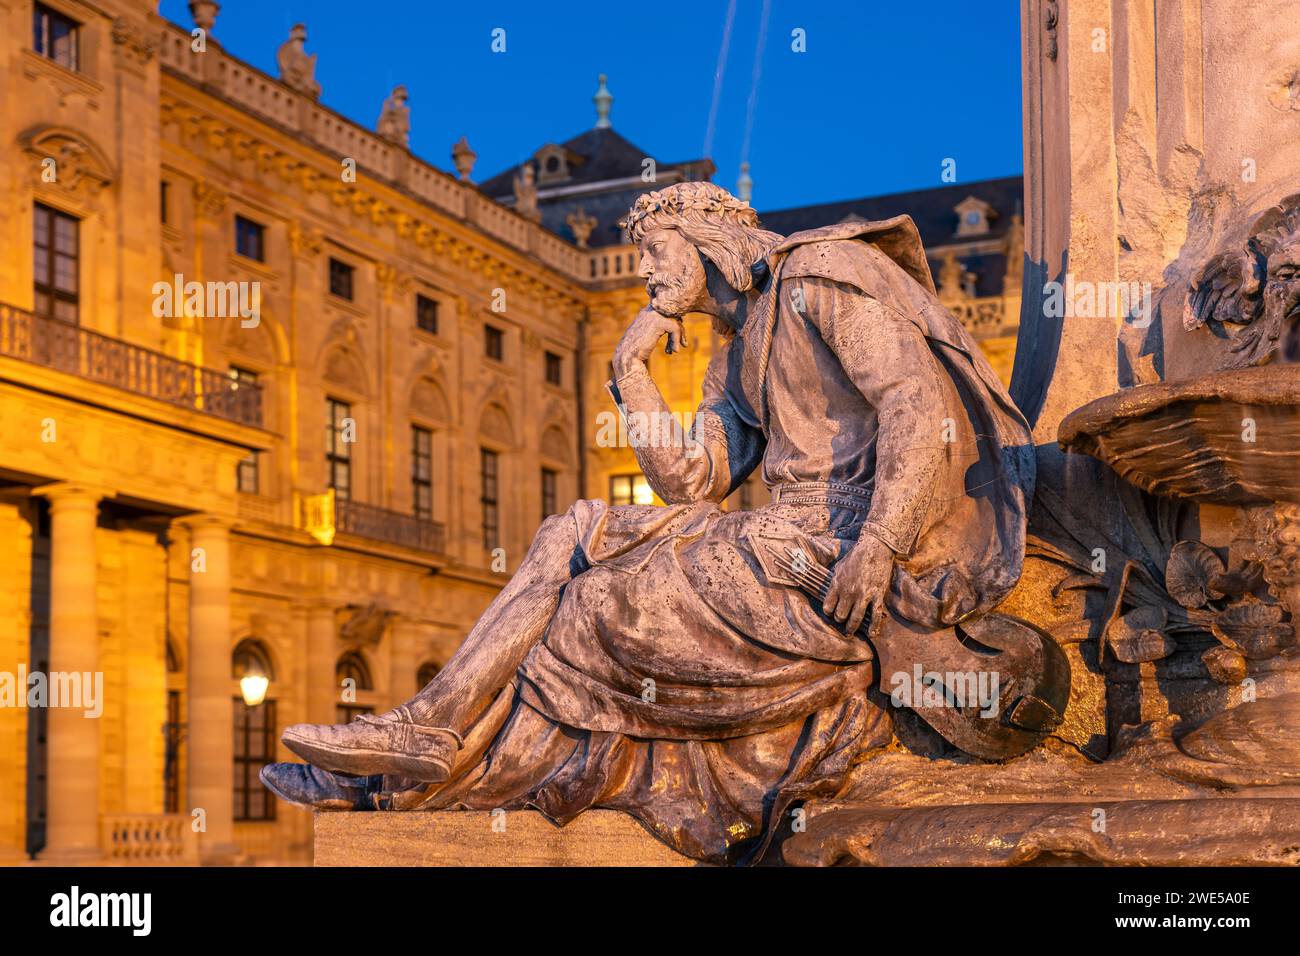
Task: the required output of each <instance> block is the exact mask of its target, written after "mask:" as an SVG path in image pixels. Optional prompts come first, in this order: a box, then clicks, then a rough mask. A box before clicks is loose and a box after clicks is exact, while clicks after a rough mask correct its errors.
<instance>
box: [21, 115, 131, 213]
mask: <svg viewBox="0 0 1300 956" xmlns="http://www.w3.org/2000/svg"><path fill="white" fill-rule="evenodd" d="M18 141H19V143H20V144H21V145H22V147H23V149H24V151H25V152H26V153H27V155H28V156H29V157H30V158H31V161H32V175H33V178H34V180H35V181H36V182H37V183H38V184H42V185H50V186H54V187H57V188H61V189H66V190H68V191H69V192H73V193H78V194H81V195H84V196H87V197H89V198H94V197H95V196H97V195H99V192H100V190H102V189H103V188H104V187H105V186H108V185H109V184H110V183H112V182H113V167H112V164H111V163H109V161H108V157H107V156H105V155H104V153H103V152H102V151H101V150H100V149H99V147H97V146H95V145H94V144H93V143H92V142H90V140H88V139H86V138H85V137H84V136H82V135H81V134H80V133H78V132H77V131H76V130H73V129H70V128H68V127H66V126H41V127H36V128H34V129H31V130H28V131H27V132H26V133H24V134H23V135H22V136H20V137H19V138H18Z"/></svg>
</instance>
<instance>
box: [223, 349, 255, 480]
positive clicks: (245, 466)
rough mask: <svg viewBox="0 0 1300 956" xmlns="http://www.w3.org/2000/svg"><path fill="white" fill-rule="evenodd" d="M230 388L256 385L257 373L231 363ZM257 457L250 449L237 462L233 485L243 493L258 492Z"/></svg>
mask: <svg viewBox="0 0 1300 956" xmlns="http://www.w3.org/2000/svg"><path fill="white" fill-rule="evenodd" d="M230 380H231V388H234V389H238V388H239V387H240V386H242V385H249V386H256V385H257V373H256V372H253V371H250V370H249V369H246V368H239V367H238V366H235V365H232V366H231V367H230ZM257 465H258V458H257V452H256V451H250V452H249V453H248V455H247V456H245V457H244V458H242V459H241V460H240V462H239V468H238V470H237V471H236V473H235V486H236V488H237V489H238V490H239V491H242V492H244V494H249V495H255V494H257V492H258V485H259V484H260V482H259V480H258V474H257Z"/></svg>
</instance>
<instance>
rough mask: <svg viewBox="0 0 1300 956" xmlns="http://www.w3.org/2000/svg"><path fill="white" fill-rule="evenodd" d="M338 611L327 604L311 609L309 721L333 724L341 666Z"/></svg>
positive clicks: (308, 673)
mask: <svg viewBox="0 0 1300 956" xmlns="http://www.w3.org/2000/svg"><path fill="white" fill-rule="evenodd" d="M338 656H339V651H338V637H337V628H336V625H335V621H334V608H333V607H332V606H331V605H329V604H326V603H324V602H322V603H319V604H313V605H311V606H310V607H308V608H307V656H306V660H307V720H308V721H310V722H311V723H314V724H332V723H334V720H335V707H336V705H337V701H338V688H337V687H336V686H335V681H334V667H335V665H336V664H337V663H338Z"/></svg>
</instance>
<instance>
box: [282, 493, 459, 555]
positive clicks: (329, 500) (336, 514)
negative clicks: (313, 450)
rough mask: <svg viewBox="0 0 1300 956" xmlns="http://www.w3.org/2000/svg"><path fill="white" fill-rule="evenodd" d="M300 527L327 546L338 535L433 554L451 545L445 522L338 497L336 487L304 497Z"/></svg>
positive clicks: (300, 512)
mask: <svg viewBox="0 0 1300 956" xmlns="http://www.w3.org/2000/svg"><path fill="white" fill-rule="evenodd" d="M299 527H300V528H301V529H302V530H303V531H306V532H307V533H308V534H310V535H311V536H312V537H313V538H315V539H316V540H317V541H319V542H320V543H321V544H326V545H328V544H333V543H334V537H335V535H337V534H350V535H355V536H356V537H358V538H367V539H369V540H371V541H382V542H384V543H385V544H395V545H398V546H399V547H403V548H410V549H411V550H413V551H424V552H426V553H429V554H445V553H446V548H447V529H446V526H445V525H443V524H442V523H441V522H439V521H430V520H428V519H426V518H418V517H416V516H415V515H411V514H405V513H403V512H401V511H392V510H390V509H388V508H381V507H379V506H378V505H368V504H364V503H363V502H360V501H352V500H350V499H347V498H337V497H335V494H334V489H332V488H331V489H330V490H328V491H326V492H325V493H324V494H320V495H306V496H304V497H303V498H302V500H301V507H300V510H299Z"/></svg>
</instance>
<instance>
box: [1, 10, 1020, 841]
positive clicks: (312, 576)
mask: <svg viewBox="0 0 1300 956" xmlns="http://www.w3.org/2000/svg"><path fill="white" fill-rule="evenodd" d="M155 6H156V5H155V4H153V3H150V2H146V0H99V2H97V3H95V4H90V3H86V2H81V0H44V2H42V3H37V4H34V3H32V2H29V0H11V2H8V3H5V2H2V0H0V17H2V18H4V28H3V29H0V76H3V85H2V87H0V89H2V90H3V93H2V94H0V95H2V97H3V99H0V103H3V108H0V200H2V201H3V208H4V209H5V212H6V215H5V216H4V225H3V227H0V542H3V545H4V547H3V548H0V580H3V582H4V587H3V588H0V862H5V863H19V862H23V861H24V860H26V859H28V858H29V856H33V855H34V856H35V858H36V859H37V860H38V861H40V862H81V861H90V860H108V861H111V862H151V863H161V862H175V863H185V862H196V861H200V860H201V861H205V862H235V861H241V862H276V861H279V862H290V861H296V862H305V861H307V860H309V858H310V816H309V815H308V814H304V813H295V812H294V811H292V810H288V809H286V808H285V807H283V806H279V807H277V806H275V804H274V803H273V801H272V800H271V798H270V797H269V795H268V794H266V793H265V792H264V791H263V790H262V788H261V787H260V785H259V784H258V783H257V780H256V771H257V768H258V767H259V766H260V765H261V763H263V762H265V761H266V760H268V759H291V755H290V754H288V752H287V751H285V750H283V749H282V748H281V747H280V746H279V743H278V732H279V729H281V728H283V727H284V726H285V725H287V724H289V723H293V722H297V721H303V720H311V721H332V720H335V719H341V718H346V717H348V716H350V715H353V714H355V713H358V712H361V711H362V710H365V709H371V710H383V709H386V708H387V707H390V706H392V705H394V704H397V703H399V702H401V701H403V700H405V699H406V698H408V697H409V696H410V695H411V694H412V693H413V692H414V691H415V690H416V689H417V688H418V687H419V686H420V685H421V684H422V683H423V681H424V680H426V679H427V678H428V676H429V675H430V674H431V673H433V672H434V671H435V669H436V668H437V667H438V666H440V665H441V664H443V663H444V662H445V661H446V660H447V659H448V657H449V656H450V655H451V653H452V652H453V651H454V649H455V647H456V646H457V645H458V643H459V642H460V640H461V639H462V638H463V637H464V635H465V634H466V633H467V631H468V630H469V628H470V627H471V626H472V624H473V622H474V621H475V620H476V618H477V617H478V615H479V613H480V612H481V610H482V609H483V608H484V607H485V606H486V604H487V603H488V602H489V601H490V600H491V598H492V596H493V595H494V594H495V593H496V591H497V590H498V589H499V588H500V586H501V584H502V583H503V581H504V580H505V579H506V578H507V577H508V575H509V574H510V572H511V571H512V570H513V569H514V568H515V567H517V566H518V563H519V561H520V560H521V558H522V557H523V555H524V552H525V550H526V549H527V546H528V543H529V541H530V540H531V538H532V535H533V533H534V531H535V530H536V528H537V525H538V524H539V523H540V521H541V519H542V517H543V515H544V514H545V513H548V512H550V511H554V510H562V509H563V508H564V507H566V506H567V505H568V503H569V502H571V501H572V500H574V499H575V498H576V497H578V496H579V495H580V494H583V495H586V496H590V497H603V496H605V495H606V493H607V489H609V488H610V481H611V478H612V477H613V476H618V475H626V474H631V473H632V472H634V471H635V461H634V459H633V457H632V454H631V452H630V451H629V450H628V449H627V448H618V447H602V446H601V445H600V444H599V443H598V442H597V440H596V438H595V436H596V434H597V432H598V415H599V414H600V413H601V412H607V411H609V410H611V408H612V406H611V403H610V402H609V399H608V397H607V396H606V394H605V393H604V390H603V383H604V381H605V378H606V368H607V366H608V362H609V360H610V358H611V356H612V353H613V349H614V345H615V343H616V342H617V339H618V336H619V334H620V333H621V330H622V327H623V326H624V325H625V324H626V322H627V320H628V319H629V318H630V317H631V316H632V315H633V314H634V313H635V311H636V310H637V308H639V307H640V305H641V303H642V301H643V299H644V292H643V290H642V289H641V287H640V283H639V282H638V281H637V280H636V279H635V277H634V273H635V255H634V251H633V250H631V249H630V248H628V247H606V248H602V249H587V248H585V242H584V243H575V242H572V241H569V240H567V239H565V238H562V237H560V236H558V235H557V234H556V233H555V232H553V231H551V230H548V229H547V228H545V227H544V226H543V225H542V224H541V223H539V222H538V221H536V219H535V218H534V217H530V216H528V215H525V214H523V213H522V212H521V211H516V210H514V209H511V208H508V207H507V206H506V205H503V204H502V203H500V202H497V201H495V200H493V199H492V198H489V197H488V196H486V195H484V194H483V193H482V192H481V191H480V190H479V189H477V188H476V187H475V186H474V185H473V184H472V183H471V182H469V181H468V177H467V175H466V176H463V177H460V178H458V177H456V176H453V175H449V174H447V173H445V172H443V171H441V170H439V169H437V168H435V167H433V166H431V165H429V164H427V163H425V162H423V161H421V160H420V159H418V158H416V157H415V156H414V155H412V154H411V153H410V151H409V150H408V149H407V148H406V147H405V145H404V143H403V142H402V141H401V139H400V137H395V136H394V135H393V133H392V131H391V130H389V131H386V133H385V135H379V134H377V133H375V132H372V131H370V130H368V129H365V128H363V127H361V126H359V125H357V124H355V123H353V122H352V121H350V120H348V119H347V118H345V117H342V116H340V115H338V114H336V113H334V112H332V111H330V110H329V109H327V108H325V107H323V106H321V105H320V104H319V103H318V102H317V100H316V98H315V97H314V96H313V95H312V93H311V91H310V90H309V89H306V88H304V85H303V84H302V83H296V84H293V85H291V84H289V83H287V82H285V81H283V80H280V79H275V78H272V77H270V76H267V75H266V74H264V73H261V72H260V71H258V70H255V69H253V68H252V67H250V66H248V65H247V64H245V63H243V62H241V61H239V60H238V59H236V58H235V57H233V56H232V55H230V54H229V53H228V52H226V51H225V50H224V49H223V48H222V47H221V46H220V44H219V42H218V41H217V40H216V36H215V35H216V34H218V33H219V30H216V29H215V28H214V26H213V23H212V19H211V16H212V14H213V13H214V11H212V10H211V9H210V8H211V7H214V6H215V5H214V4H203V3H196V4H193V5H192V7H194V8H195V10H196V19H198V22H199V24H200V26H201V27H204V29H203V30H199V31H198V33H193V32H191V31H190V30H187V29H183V28H181V27H179V26H177V25H174V24H171V23H168V22H166V21H163V20H162V19H160V18H159V17H158V16H157V15H156V13H155V12H154V10H153V8H154V7H155ZM34 17H35V18H36V22H37V23H38V24H40V23H42V20H41V18H42V17H44V18H45V20H44V21H43V22H44V24H45V33H44V34H41V33H40V32H39V30H38V32H37V36H36V38H35V39H33V30H32V23H33V18H34ZM68 36H71V37H72V38H73V39H72V40H71V41H69V40H68V39H67V37H68ZM353 173H355V175H353ZM614 260H617V266H616V267H615V263H614ZM191 283H197V285H194V286H192V285H191ZM1006 307H1007V309H1008V311H1007V313H1006V314H1008V315H1009V314H1012V313H1011V312H1010V306H1009V305H1008V306H1006ZM1017 311H1018V306H1017ZM691 332H692V333H693V335H692V338H693V340H694V345H693V346H692V348H691V349H689V350H688V351H687V352H686V353H684V354H682V355H678V356H673V357H664V356H660V357H659V358H658V359H656V360H655V367H654V372H655V374H656V377H658V378H659V380H660V381H661V382H662V383H663V385H664V388H665V393H666V395H667V397H668V399H669V402H670V404H671V406H672V408H673V409H674V410H677V411H681V412H683V413H689V412H692V411H693V409H694V406H695V401H696V397H697V396H698V392H699V384H700V381H701V380H702V377H703V371H704V367H705V365H706V364H707V361H708V357H709V354H710V349H711V347H712V346H713V344H714V342H713V337H712V334H711V332H710V330H709V326H708V324H707V322H705V321H703V320H698V321H693V322H692V323H691ZM1008 367H1009V365H1008ZM751 492H752V496H751ZM741 497H742V496H741V495H739V494H738V495H737V497H736V500H735V502H734V504H735V505H736V506H739V505H740V504H741V503H742V502H741V500H740V499H741ZM744 497H745V499H746V501H747V502H750V503H752V504H758V503H760V502H761V500H762V495H761V494H760V493H759V491H758V490H757V489H755V488H753V487H752V486H751V489H750V490H749V491H747V492H746V493H745V495H744ZM36 671H39V672H41V673H43V674H47V675H50V677H51V678H54V677H55V676H56V675H72V674H75V675H91V676H90V677H89V678H88V682H87V685H86V687H85V688H80V690H81V693H80V696H79V697H78V698H77V700H76V701H74V703H76V704H78V706H57V707H56V706H49V707H44V708H28V707H25V706H22V705H21V704H22V702H23V701H24V700H25V697H24V694H25V693H26V686H25V685H23V686H21V689H19V690H18V691H17V693H16V694H15V693H14V689H15V687H18V686H19V685H18V684H15V683H14V681H15V680H16V678H17V676H18V675H19V674H29V673H31V672H36ZM247 674H261V675H264V676H265V677H267V678H268V680H267V682H266V694H265V696H266V701H265V702H264V703H261V704H258V705H257V706H256V707H249V706H248V705H247V704H246V703H245V697H246V696H247V694H246V692H245V688H244V687H242V686H241V683H240V680H239V678H240V677H241V676H245V675H247ZM5 675H9V678H10V682H9V686H10V695H9V698H8V699H6V697H5V686H4V677H5ZM94 675H102V692H101V693H99V694H98V695H96V694H95V693H94V685H95V678H94ZM64 690H65V691H66V690H69V686H68V685H65V687H64ZM92 698H93V699H92ZM81 705H85V706H81ZM96 709H99V710H100V711H101V712H100V713H98V714H97V715H95V716H86V715H85V713H84V712H85V711H87V710H91V711H94V710H96ZM232 729H233V734H232Z"/></svg>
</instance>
